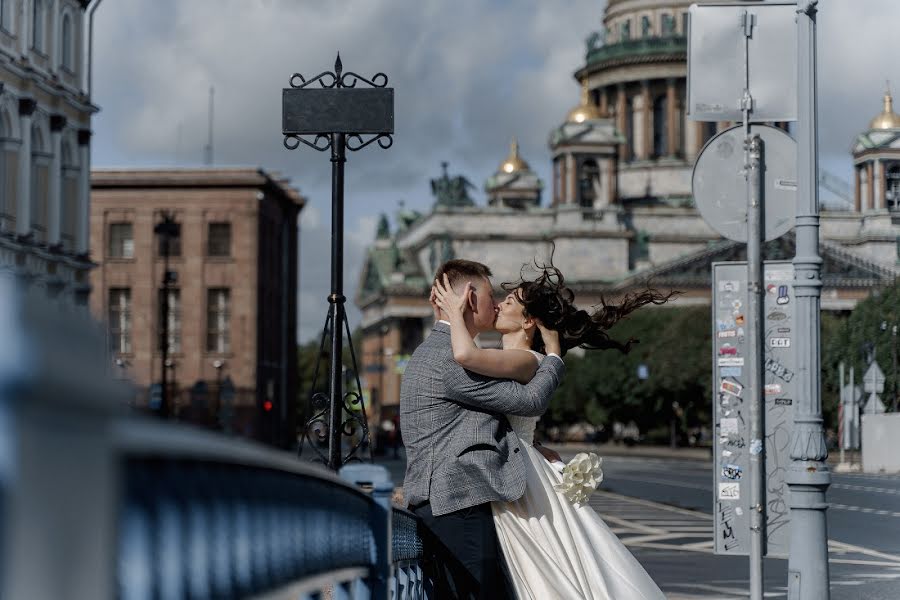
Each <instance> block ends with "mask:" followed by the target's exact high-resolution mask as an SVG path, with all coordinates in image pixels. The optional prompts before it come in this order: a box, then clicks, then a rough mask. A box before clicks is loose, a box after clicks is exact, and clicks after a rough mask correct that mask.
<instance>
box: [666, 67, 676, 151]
mask: <svg viewBox="0 0 900 600" xmlns="http://www.w3.org/2000/svg"><path fill="white" fill-rule="evenodd" d="M666 112H667V113H668V114H667V115H666V129H667V131H666V135H667V136H668V138H669V139H668V142H669V147H668V148H666V153H667V154H668V156H670V157H675V156H676V155H677V154H678V96H677V94H676V93H675V78H673V77H670V78H668V79H667V80H666Z"/></svg>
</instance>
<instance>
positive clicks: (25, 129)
mask: <svg viewBox="0 0 900 600" xmlns="http://www.w3.org/2000/svg"><path fill="white" fill-rule="evenodd" d="M35 108H37V102H35V101H34V100H33V99H32V98H20V99H19V131H21V132H22V143H21V145H20V146H19V179H18V188H17V189H16V194H18V198H17V204H16V234H18V235H20V236H26V235H28V234H29V233H30V232H31V119H32V116H33V115H34V109H35Z"/></svg>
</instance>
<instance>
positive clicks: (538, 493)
mask: <svg viewBox="0 0 900 600" xmlns="http://www.w3.org/2000/svg"><path fill="white" fill-rule="evenodd" d="M538 272H539V275H538V276H537V277H536V278H535V279H533V280H526V279H524V278H523V279H522V280H521V281H519V282H517V283H513V284H503V286H502V289H503V290H504V291H505V292H506V296H505V298H504V299H503V300H502V301H501V302H500V303H499V304H498V303H495V301H494V287H493V284H492V283H491V279H490V278H491V276H492V273H491V270H490V269H489V268H488V267H487V266H485V265H483V264H481V263H478V262H475V261H470V260H459V259H456V260H450V261H447V262H446V263H444V264H443V265H441V266H440V268H438V270H437V273H436V274H435V281H434V285H433V287H432V290H431V303H432V306H433V308H434V310H435V324H434V328H433V329H432V331H431V334H430V335H429V336H428V337H427V338H426V339H425V341H424V342H422V344H421V345H420V346H419V347H418V348H417V349H416V350H415V352H414V353H413V355H412V356H411V357H410V359H409V362H408V364H407V367H406V370H405V372H404V374H403V380H402V383H401V388H400V421H401V431H402V436H403V442H404V445H405V446H406V454H407V467H406V476H405V479H404V483H403V490H404V496H405V499H406V501H407V503H408V504H409V508H410V510H412V511H413V512H414V513H415V514H416V515H417V516H418V517H419V518H420V519H421V522H422V524H423V525H424V531H423V532H422V537H423V544H424V550H425V560H426V566H425V569H426V578H427V582H426V583H427V584H428V585H430V586H431V588H432V590H433V592H432V595H431V597H433V598H437V599H438V600H444V599H450V598H463V599H474V598H478V599H482V598H483V599H491V600H495V599H502V598H516V599H519V600H549V599H564V600H584V599H588V600H600V599H603V600H651V599H652V600H664V598H665V596H664V595H663V593H662V592H661V591H660V589H659V587H658V586H657V585H656V584H655V583H654V582H653V580H652V579H651V578H650V576H649V575H648V574H647V572H646V571H645V570H644V568H643V567H642V566H641V565H640V563H639V562H638V561H637V560H636V559H635V558H634V556H632V554H631V553H630V552H629V551H628V550H627V549H626V548H625V546H624V545H623V544H622V542H621V541H620V540H619V539H618V538H617V537H616V536H615V534H613V533H612V532H611V531H610V530H609V527H607V525H606V524H605V523H604V522H603V520H602V519H601V518H600V516H599V515H597V513H596V512H595V511H594V510H593V509H592V508H591V507H590V506H588V505H586V504H581V505H578V504H573V503H572V502H570V501H569V500H568V499H567V498H566V497H565V496H564V495H563V494H562V493H561V492H559V491H557V490H555V489H554V487H553V486H554V485H557V484H560V482H561V481H562V475H561V473H560V470H559V467H560V466H561V462H560V461H559V455H557V454H556V453H555V452H553V451H551V450H549V449H545V448H542V447H541V446H540V445H536V444H535V443H534V431H535V426H536V424H537V422H538V420H539V419H540V416H541V415H542V414H543V413H544V412H545V411H546V410H547V407H548V405H549V403H550V399H551V396H552V395H553V392H554V391H555V390H556V388H557V386H559V383H560V380H561V379H562V377H563V374H564V372H565V363H564V362H563V359H562V356H564V355H565V352H566V350H568V349H571V348H574V347H582V348H586V349H600V350H602V349H617V350H619V351H621V352H623V353H625V352H628V350H629V349H630V346H631V344H632V343H634V342H635V340H629V341H628V342H627V343H624V344H622V343H619V342H617V341H615V340H613V339H611V338H610V336H609V335H608V334H607V330H608V329H609V328H610V327H612V326H613V325H614V324H615V323H616V322H617V321H619V320H620V319H622V318H623V317H625V316H626V315H628V314H629V313H631V312H632V311H634V310H636V309H638V308H640V307H642V306H644V305H647V304H664V303H665V302H666V301H667V300H669V299H670V298H671V297H672V296H673V293H669V294H661V293H659V292H657V291H655V290H652V289H647V290H645V291H642V292H640V293H637V294H630V295H626V296H625V297H624V298H622V299H621V301H620V303H619V304H610V303H607V302H605V301H602V304H601V305H600V306H599V308H596V310H594V311H593V312H588V311H586V310H582V309H578V308H577V307H576V306H575V305H574V299H575V294H574V293H573V292H572V290H571V289H570V288H568V287H566V286H565V282H564V279H563V275H562V273H561V272H560V271H559V269H557V268H555V267H554V266H553V265H552V259H551V264H550V265H549V266H542V267H539V268H538ZM492 330H496V331H497V332H498V333H500V335H501V338H502V345H503V348H502V349H483V348H479V347H478V346H477V345H476V344H475V341H474V338H475V336H477V335H478V334H479V333H484V332H487V331H492Z"/></svg>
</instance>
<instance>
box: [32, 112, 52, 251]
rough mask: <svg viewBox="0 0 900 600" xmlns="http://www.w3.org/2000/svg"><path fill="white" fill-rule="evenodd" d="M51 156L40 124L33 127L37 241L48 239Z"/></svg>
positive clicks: (33, 175) (34, 204)
mask: <svg viewBox="0 0 900 600" xmlns="http://www.w3.org/2000/svg"><path fill="white" fill-rule="evenodd" d="M49 191H50V156H49V154H48V153H47V147H46V144H45V140H44V135H43V133H42V132H41V129H40V126H39V125H38V124H37V123H35V124H34V126H33V127H32V128H31V229H32V231H33V232H34V238H35V241H37V242H46V241H47V205H48V201H49Z"/></svg>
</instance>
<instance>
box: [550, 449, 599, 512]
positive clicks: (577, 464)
mask: <svg viewBox="0 0 900 600" xmlns="http://www.w3.org/2000/svg"><path fill="white" fill-rule="evenodd" d="M561 464H562V463H559V465H561ZM602 464H603V459H602V458H600V457H599V456H597V455H596V454H594V453H593V452H579V453H578V454H576V455H575V458H573V459H572V460H570V461H569V464H567V465H565V466H564V467H562V469H560V473H562V481H561V482H560V483H557V484H556V485H554V486H553V489H555V490H556V491H557V492H560V493H561V494H562V495H563V496H565V497H566V498H567V499H568V500H569V502H571V503H572V504H574V505H575V506H580V505H582V504H584V503H585V502H587V499H588V498H589V497H590V495H591V494H593V493H594V490H596V489H597V486H598V485H600V482H601V481H603V469H601V468H600V466H601V465H602ZM557 468H559V467H557Z"/></svg>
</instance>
